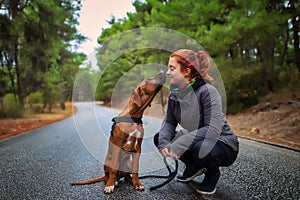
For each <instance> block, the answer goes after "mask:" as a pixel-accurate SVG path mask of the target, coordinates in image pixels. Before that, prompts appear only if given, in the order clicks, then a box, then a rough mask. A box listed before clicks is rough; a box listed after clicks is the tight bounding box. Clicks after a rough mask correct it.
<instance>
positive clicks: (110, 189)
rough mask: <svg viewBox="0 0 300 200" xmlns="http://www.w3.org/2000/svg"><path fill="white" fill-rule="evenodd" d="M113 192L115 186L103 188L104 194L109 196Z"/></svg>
mask: <svg viewBox="0 0 300 200" xmlns="http://www.w3.org/2000/svg"><path fill="white" fill-rule="evenodd" d="M114 190H115V186H114V185H112V186H105V188H104V193H105V194H111V193H113V192H114Z"/></svg>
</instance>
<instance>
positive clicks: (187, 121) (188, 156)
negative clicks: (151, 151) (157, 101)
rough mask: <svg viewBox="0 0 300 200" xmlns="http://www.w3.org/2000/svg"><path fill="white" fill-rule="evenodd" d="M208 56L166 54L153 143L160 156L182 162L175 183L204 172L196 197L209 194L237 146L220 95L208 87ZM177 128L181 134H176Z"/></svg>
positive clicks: (178, 53)
mask: <svg viewBox="0 0 300 200" xmlns="http://www.w3.org/2000/svg"><path fill="white" fill-rule="evenodd" d="M209 68H210V62H209V57H208V55H207V54H206V53H205V52H204V51H199V52H193V51H191V50H187V49H181V50H178V51H176V52H174V53H172V54H171V55H170V59H169V64H168V71H167V75H168V76H169V80H170V84H171V86H170V91H171V92H170V94H169V98H168V107H167V114H166V117H165V119H164V123H163V125H162V127H161V130H160V131H159V132H158V133H157V134H156V135H155V137H154V144H155V145H156V146H157V147H158V149H159V151H160V153H161V155H162V156H170V157H172V158H173V159H180V160H181V161H182V162H183V163H184V164H185V170H184V172H183V174H182V175H180V176H177V181H180V182H188V181H190V180H192V179H193V178H194V177H196V176H199V175H201V174H203V173H205V177H204V179H203V181H202V182H201V183H200V185H199V186H198V188H197V192H198V193H200V194H214V193H215V191H216V184H217V182H218V180H219V177H220V171H219V167H220V166H229V165H231V164H233V162H234V161H235V159H236V157H237V154H238V149H239V147H238V146H239V143H238V139H237V137H236V135H235V134H234V133H233V131H232V130H231V129H230V127H229V125H228V123H227V122H226V120H225V117H224V115H223V112H222V102H221V97H220V95H219V93H218V91H217V89H216V88H215V87H214V86H212V85H211V84H210V81H212V80H213V79H212V77H210V76H209V75H208V71H209ZM178 124H180V125H181V127H182V128H183V129H182V130H176V127H177V125H178Z"/></svg>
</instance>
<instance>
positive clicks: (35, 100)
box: [25, 91, 44, 113]
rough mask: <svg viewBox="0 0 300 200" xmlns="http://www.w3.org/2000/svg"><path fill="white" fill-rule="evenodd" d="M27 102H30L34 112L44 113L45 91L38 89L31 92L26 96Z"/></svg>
mask: <svg viewBox="0 0 300 200" xmlns="http://www.w3.org/2000/svg"><path fill="white" fill-rule="evenodd" d="M25 102H26V104H29V108H30V110H31V111H32V112H33V113H42V112H43V108H42V106H41V105H43V102H44V98H43V93H42V92H40V91H38V92H34V93H31V94H29V95H28V96H27V97H26V101H25Z"/></svg>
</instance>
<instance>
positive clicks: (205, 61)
mask: <svg viewBox="0 0 300 200" xmlns="http://www.w3.org/2000/svg"><path fill="white" fill-rule="evenodd" d="M196 57H197V60H198V63H199V71H200V74H201V76H202V77H203V78H204V79H206V80H208V81H212V80H213V78H212V77H211V76H209V75H208V71H209V69H210V60H209V57H208V55H207V54H206V53H205V52H204V51H198V52H197V55H196Z"/></svg>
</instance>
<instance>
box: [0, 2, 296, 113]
mask: <svg viewBox="0 0 300 200" xmlns="http://www.w3.org/2000/svg"><path fill="white" fill-rule="evenodd" d="M0 2H1V4H0V5H1V7H0V35H1V40H0V64H1V65H0V117H20V116H22V110H23V109H24V107H26V106H29V107H30V108H31V109H33V110H35V112H43V111H44V109H48V110H49V111H51V105H53V104H55V103H60V105H61V107H62V108H64V102H65V101H72V100H73V101H84V100H93V98H92V99H91V98H90V96H94V100H97V101H104V102H109V101H111V98H112V94H113V90H114V88H115V84H116V83H117V82H118V81H119V80H120V79H121V78H122V77H123V76H124V75H126V74H127V73H128V72H129V71H130V70H133V69H134V68H135V67H136V66H137V65H147V64H148V63H156V64H157V65H166V64H167V62H168V56H169V54H170V52H169V51H168V50H167V49H163V48H162V49H159V48H156V49H155V48H144V47H149V45H150V46H151V45H152V44H146V42H148V43H149V41H144V40H143V38H142V37H141V38H135V40H138V41H139V45H140V48H136V47H137V46H139V45H137V44H135V43H134V42H132V41H131V38H130V36H127V35H126V34H122V33H127V32H128V31H130V30H143V28H146V29H144V30H149V29H147V28H150V27H156V28H162V29H165V30H170V31H176V32H178V33H181V34H183V35H185V36H186V37H189V38H192V40H193V41H194V42H196V43H197V44H200V45H201V46H202V47H203V48H204V49H205V50H206V51H207V52H208V53H209V55H210V56H211V58H212V59H213V61H214V63H215V64H216V66H217V68H218V70H219V72H220V74H221V77H222V80H223V82H224V85H225V90H226V96H227V107H228V109H227V112H229V113H237V112H240V111H241V110H243V109H245V108H247V107H250V106H252V105H255V104H256V103H258V101H259V99H260V97H262V96H264V95H267V94H269V93H276V92H288V91H296V90H297V88H299V86H300V84H299V82H300V46H299V27H300V9H299V5H300V4H299V2H298V1H296V0H253V1H248V0H203V1H197V0H185V1H180V0H143V1H142V0H135V1H133V6H134V7H135V12H133V13H127V16H126V17H124V18H122V19H116V18H115V17H114V16H112V17H111V18H110V19H107V23H109V25H110V27H109V28H106V29H102V32H101V35H99V38H98V43H99V47H97V62H98V68H99V70H91V67H90V65H89V64H87V65H86V67H85V68H82V64H83V63H84V62H85V61H86V55H84V54H83V53H80V52H77V51H76V48H77V47H78V45H79V44H80V43H82V42H84V40H85V39H86V37H85V36H84V35H81V34H80V33H79V32H78V30H77V27H76V26H77V25H78V17H79V11H80V9H81V3H82V2H81V1H80V0H48V1H44V0H9V1H7V0H1V1H0ZM99 28H100V27H99ZM118 34H119V36H121V37H122V38H121V39H120V38H118V37H116V36H117V35H118ZM146 34H151V33H146ZM126 37H129V38H128V39H126ZM131 37H132V36H131ZM152 37H153V40H154V41H156V42H158V43H160V44H163V45H167V46H168V45H169V46H172V47H170V49H173V48H176V47H179V46H180V45H178V44H176V42H175V43H173V41H171V40H169V38H168V35H163V34H161V35H152ZM108 41H109V42H108ZM171 42H172V44H169V43H171ZM186 42H189V41H186ZM183 46H184V45H183ZM122 48H125V49H127V50H128V51H126V52H123V53H122V54H121V55H118V56H117V57H116V58H115V57H114V56H115V55H117V54H118V52H117V51H118V50H120V49H122ZM112 55H113V56H112ZM78 70H80V71H81V72H82V73H80V74H79V75H78ZM146 71H147V70H146ZM140 73H146V72H144V71H142V72H140ZM90 77H92V78H90ZM99 77H101V78H99ZM134 78H135V77H132V79H134ZM78 79H79V81H78ZM80 79H82V81H80ZM97 80H98V81H97ZM77 82H79V83H80V84H77ZM95 82H96V83H95ZM76 84H77V85H76ZM95 84H96V86H94V85H95ZM124 84H125V85H123V88H125V89H126V88H130V87H131V84H132V82H131V81H128V82H125V83H124ZM74 85H75V86H76V87H80V90H79V92H78V93H76V92H75V94H74V90H73V89H74ZM93 92H94V93H95V94H91V93H93ZM85 93H88V94H85ZM86 96H88V97H86ZM40 104H41V105H42V106H34V105H40Z"/></svg>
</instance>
